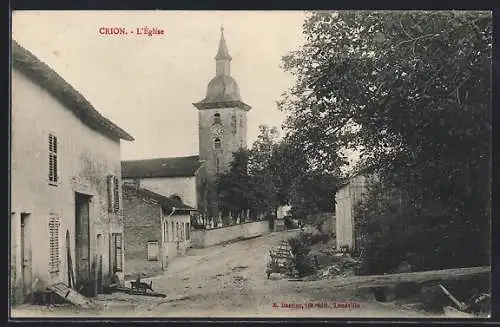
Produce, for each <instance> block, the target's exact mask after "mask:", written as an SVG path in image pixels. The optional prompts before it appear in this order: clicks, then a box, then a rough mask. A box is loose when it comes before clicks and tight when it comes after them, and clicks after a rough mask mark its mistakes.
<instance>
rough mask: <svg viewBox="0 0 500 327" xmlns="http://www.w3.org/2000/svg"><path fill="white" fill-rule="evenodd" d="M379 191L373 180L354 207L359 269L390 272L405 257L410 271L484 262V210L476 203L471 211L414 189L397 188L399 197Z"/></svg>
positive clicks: (486, 220) (378, 272) (485, 238)
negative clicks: (360, 239)
mask: <svg viewBox="0 0 500 327" xmlns="http://www.w3.org/2000/svg"><path fill="white" fill-rule="evenodd" d="M382 193H383V190H381V187H380V186H374V187H373V188H372V189H371V190H369V193H368V196H367V198H366V199H365V200H364V201H363V202H362V203H361V204H360V205H359V206H358V207H357V208H356V209H355V216H356V222H357V226H356V233H358V235H365V236H366V238H365V242H364V244H358V245H359V246H361V247H362V248H363V249H362V250H363V252H364V254H365V260H363V265H362V267H361V269H360V271H359V273H360V274H382V273H390V272H394V269H395V268H396V267H397V266H398V265H399V264H401V263H402V262H403V261H406V262H408V263H409V264H410V265H411V267H412V271H421V270H434V269H446V268H456V267H468V266H478V265H487V264H488V261H489V260H488V259H489V258H488V251H487V244H488V239H487V236H486V235H487V234H486V232H485V231H487V230H488V228H487V223H488V220H489V218H488V216H487V215H486V211H485V210H483V211H481V210H478V209H477V208H476V214H475V215H472V214H468V212H469V213H470V211H472V210H473V209H470V208H466V206H465V204H463V203H462V204H460V203H457V202H454V201H453V199H446V200H444V199H442V198H441V199H439V198H437V199H436V198H433V197H431V196H429V195H426V194H425V193H424V194H422V193H420V195H418V194H415V192H411V193H406V194H405V193H403V192H401V193H400V194H399V199H398V198H397V197H396V198H394V197H392V198H391V197H387V196H380V194H382ZM471 206H472V204H471ZM471 217H474V219H472V218H471Z"/></svg>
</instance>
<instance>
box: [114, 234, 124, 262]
mask: <svg viewBox="0 0 500 327" xmlns="http://www.w3.org/2000/svg"><path fill="white" fill-rule="evenodd" d="M112 236H113V257H114V262H113V268H114V270H115V271H117V270H120V271H123V250H122V249H123V245H122V234H121V233H114V234H113V235H112Z"/></svg>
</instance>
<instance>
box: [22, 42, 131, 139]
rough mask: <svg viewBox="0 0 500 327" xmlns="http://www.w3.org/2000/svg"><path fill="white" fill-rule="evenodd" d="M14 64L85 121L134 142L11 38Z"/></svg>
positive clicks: (90, 125)
mask: <svg viewBox="0 0 500 327" xmlns="http://www.w3.org/2000/svg"><path fill="white" fill-rule="evenodd" d="M12 65H13V67H14V68H16V69H18V70H19V71H20V72H21V73H22V74H24V75H25V76H26V77H28V78H29V79H31V80H32V81H33V82H35V83H36V84H38V85H39V86H40V87H42V88H43V89H45V90H46V91H47V92H48V93H50V94H51V95H52V96H53V97H55V98H56V99H57V100H59V102H61V104H63V105H64V106H65V107H66V108H67V109H68V110H70V111H72V112H73V113H74V114H75V115H76V116H77V117H78V118H79V119H80V120H81V121H82V122H83V123H84V124H86V125H87V126H89V127H90V128H92V129H94V130H96V131H98V132H101V133H102V134H104V135H106V136H109V137H113V138H118V139H123V140H126V141H133V140H134V138H133V137H132V136H131V135H130V134H128V133H127V132H125V131H124V130H123V129H121V128H120V127H118V126H117V125H115V124H114V123H113V122H111V121H110V120H109V119H107V118H106V117H104V116H102V115H101V114H100V113H99V112H98V111H97V110H96V109H95V108H94V107H93V106H92V105H91V104H90V103H89V102H88V101H87V99H85V98H84V97H83V95H81V94H80V92H78V91H77V90H75V89H74V88H73V87H72V86H71V85H70V84H69V83H68V82H66V81H65V80H64V79H63V78H62V77H61V76H60V75H59V74H57V73H56V72H55V71H54V70H53V69H52V68H50V67H49V66H48V65H47V64H45V63H44V62H42V61H40V60H39V59H38V58H37V57H36V56H35V55H33V54H32V53H31V52H29V51H28V50H26V49H25V48H23V47H22V46H21V45H19V44H18V43H17V42H16V41H14V40H12Z"/></svg>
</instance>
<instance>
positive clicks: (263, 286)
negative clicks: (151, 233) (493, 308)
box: [51, 232, 423, 317]
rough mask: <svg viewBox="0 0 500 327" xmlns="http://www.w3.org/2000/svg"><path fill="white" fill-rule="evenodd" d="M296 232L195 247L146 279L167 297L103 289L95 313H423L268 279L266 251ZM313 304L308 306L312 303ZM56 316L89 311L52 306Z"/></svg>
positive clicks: (363, 297)
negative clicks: (103, 292)
mask: <svg viewBox="0 0 500 327" xmlns="http://www.w3.org/2000/svg"><path fill="white" fill-rule="evenodd" d="M294 233H296V232H280V233H273V234H269V235H265V236H262V237H258V238H254V239H250V240H245V241H240V242H236V243H231V244H227V245H225V246H224V245H220V246H214V247H211V248H207V249H192V250H190V251H189V252H188V254H187V255H186V256H185V257H179V258H177V259H175V260H174V261H173V262H172V263H171V264H170V265H169V267H168V268H167V271H165V273H164V274H163V275H161V276H157V277H153V278H150V279H148V280H147V281H149V280H152V281H153V289H154V290H155V291H156V292H161V293H164V294H166V295H167V297H166V298H153V297H146V296H132V295H126V294H122V293H115V294H112V295H100V296H99V297H98V298H97V302H98V303H99V305H100V306H101V307H102V309H101V310H98V311H97V312H92V313H91V315H97V316H108V317H124V316H134V317H421V316H422V315H423V314H422V313H417V312H412V311H406V310H402V309H398V308H396V307H394V306H391V305H390V304H385V303H378V302H375V301H374V300H373V299H372V298H371V296H370V295H369V294H367V293H366V291H365V292H364V293H361V292H359V291H356V290H342V291H336V290H335V289H334V288H329V287H324V288H320V289H318V287H316V286H317V284H316V285H315V284H314V282H292V281H288V280H286V279H281V278H280V277H279V276H278V275H277V274H274V275H272V276H271V278H270V279H267V277H266V274H265V266H266V263H267V260H268V255H267V254H268V251H269V249H271V248H272V247H274V246H276V245H277V244H279V242H280V241H281V240H282V239H285V238H287V237H290V236H292V235H293V234H294ZM311 305H312V306H313V307H312V308H310V306H311ZM51 312H52V313H53V314H56V312H57V315H58V316H82V315H87V316H88V315H89V312H84V311H80V312H76V311H74V310H73V311H71V312H68V310H57V309H52V311H51Z"/></svg>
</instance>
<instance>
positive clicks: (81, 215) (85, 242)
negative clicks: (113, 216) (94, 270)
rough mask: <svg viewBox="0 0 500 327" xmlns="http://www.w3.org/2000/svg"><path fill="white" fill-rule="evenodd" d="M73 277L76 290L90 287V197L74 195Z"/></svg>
mask: <svg viewBox="0 0 500 327" xmlns="http://www.w3.org/2000/svg"><path fill="white" fill-rule="evenodd" d="M75 204H76V205H75V210H76V213H75V218H76V224H75V227H76V228H75V234H76V235H75V267H76V269H75V275H76V276H75V277H76V290H77V291H81V290H84V289H86V291H89V289H88V287H89V286H91V285H90V282H91V273H90V268H91V266H90V259H91V257H90V221H89V220H90V213H89V209H90V197H89V196H86V195H83V194H79V193H76V198H75Z"/></svg>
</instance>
